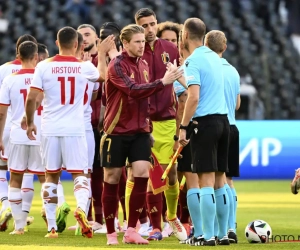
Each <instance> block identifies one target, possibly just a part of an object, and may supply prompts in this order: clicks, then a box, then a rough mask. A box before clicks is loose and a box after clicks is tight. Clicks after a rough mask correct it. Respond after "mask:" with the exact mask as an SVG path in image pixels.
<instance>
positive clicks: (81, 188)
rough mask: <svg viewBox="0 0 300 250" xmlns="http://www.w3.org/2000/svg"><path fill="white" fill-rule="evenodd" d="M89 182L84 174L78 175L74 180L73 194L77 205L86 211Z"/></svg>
mask: <svg viewBox="0 0 300 250" xmlns="http://www.w3.org/2000/svg"><path fill="white" fill-rule="evenodd" d="M89 193H90V190H89V183H88V180H87V178H86V177H85V176H78V177H77V178H75V180H74V196H75V198H76V201H77V207H80V208H81V209H82V211H84V212H85V211H86V209H87V204H88V200H89Z"/></svg>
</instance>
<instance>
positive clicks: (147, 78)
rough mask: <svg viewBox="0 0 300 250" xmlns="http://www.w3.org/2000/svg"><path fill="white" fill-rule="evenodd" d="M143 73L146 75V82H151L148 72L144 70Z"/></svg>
mask: <svg viewBox="0 0 300 250" xmlns="http://www.w3.org/2000/svg"><path fill="white" fill-rule="evenodd" d="M143 73H144V77H145V80H146V82H149V75H148V71H147V70H145V69H144V71H143Z"/></svg>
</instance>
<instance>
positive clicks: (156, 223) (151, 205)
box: [147, 192, 163, 231]
mask: <svg viewBox="0 0 300 250" xmlns="http://www.w3.org/2000/svg"><path fill="white" fill-rule="evenodd" d="M162 201H163V198H162V193H159V194H157V195H154V194H153V193H152V192H148V193H147V206H148V213H149V217H150V221H151V224H152V227H153V230H154V229H159V230H160V231H161V213H162Z"/></svg>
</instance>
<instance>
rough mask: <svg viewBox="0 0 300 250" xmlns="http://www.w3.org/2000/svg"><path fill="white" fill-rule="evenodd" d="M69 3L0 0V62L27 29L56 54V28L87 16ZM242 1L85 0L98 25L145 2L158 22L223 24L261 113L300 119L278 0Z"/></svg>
mask: <svg viewBox="0 0 300 250" xmlns="http://www.w3.org/2000/svg"><path fill="white" fill-rule="evenodd" d="M66 2H67V1H66V0H51V1H46V0H26V1H23V0H12V1H4V0H0V5H1V7H2V12H3V14H4V15H3V17H4V18H5V19H7V20H8V21H9V28H8V31H7V32H6V33H5V34H2V35H1V36H0V62H1V64H2V63H4V62H6V61H9V60H12V59H13V58H14V55H15V42H16V40H17V38H18V37H19V36H20V35H22V34H24V33H30V34H32V35H33V36H35V37H36V38H37V40H38V41H39V42H41V43H44V44H46V45H47V46H48V49H49V54H50V55H53V54H55V53H56V52H57V49H56V46H55V43H54V40H55V39H56V37H55V36H56V32H57V30H58V29H59V28H61V27H63V26H66V25H69V26H73V27H77V26H78V25H79V24H81V23H82V20H83V19H82V18H81V16H80V15H79V16H78V15H77V14H76V13H75V12H71V11H68V12H66V11H65V5H66ZM100 2H101V4H100ZM241 2H242V1H241ZM244 2H246V4H247V8H242V7H241V5H240V4H239V1H237V0H222V1H217V0H201V1H199V0H182V1H178V0H154V1H153V0H144V1H141V0H135V1H131V0H105V1H103V0H102V1H99V2H98V1H88V2H87V3H86V4H87V7H89V9H88V11H89V12H90V15H89V18H90V20H89V21H90V23H91V24H93V25H94V26H95V27H97V28H99V27H100V26H101V25H102V24H103V23H104V22H107V21H114V22H117V23H119V24H120V26H124V25H126V24H128V23H131V22H133V21H134V19H133V16H134V13H135V11H136V10H137V9H139V8H142V7H150V8H152V9H153V10H154V11H155V12H156V13H157V19H158V21H165V20H170V21H175V22H179V23H183V22H184V20H185V19H187V18H189V17H193V16H195V17H200V18H201V19H202V20H203V21H204V22H205V23H206V24H207V27H208V31H209V30H212V29H220V30H222V31H224V32H225V33H226V36H227V38H228V49H227V51H226V53H225V57H226V58H227V59H228V61H229V62H230V63H231V64H232V65H234V66H235V67H236V68H237V69H238V71H239V73H240V75H241V78H242V79H244V78H247V76H248V78H249V76H250V78H251V81H250V83H251V84H252V85H253V86H254V87H255V89H256V93H257V97H258V100H262V103H263V105H262V106H263V110H264V114H263V116H261V117H262V118H265V119H300V71H299V66H300V56H299V54H298V53H297V51H296V50H295V49H294V47H293V44H292V42H291V40H290V38H289V37H288V35H287V31H286V30H287V27H286V24H284V23H283V22H282V21H281V18H280V15H279V14H278V10H277V9H276V8H277V7H276V5H275V4H274V3H275V2H278V1H256V0H255V1H245V0H244ZM262 10H263V11H262ZM247 98H248V97H247V95H246V96H244V98H243V99H244V101H245V102H244V103H247V102H249V100H247ZM242 103H243V102H242ZM244 107H245V106H244ZM243 110H244V112H245V113H247V112H248V111H247V107H246V109H245V108H244V109H243V108H242V109H241V111H240V112H243ZM240 117H242V118H245V119H247V118H249V116H247V115H244V116H242V115H241V116H240ZM254 118H255V117H254Z"/></svg>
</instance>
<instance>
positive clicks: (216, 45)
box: [204, 30, 241, 243]
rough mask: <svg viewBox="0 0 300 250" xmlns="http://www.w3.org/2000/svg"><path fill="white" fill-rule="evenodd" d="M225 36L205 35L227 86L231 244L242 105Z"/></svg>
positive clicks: (235, 241)
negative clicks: (237, 116) (238, 119)
mask: <svg viewBox="0 0 300 250" xmlns="http://www.w3.org/2000/svg"><path fill="white" fill-rule="evenodd" d="M226 43H227V39H226V36H225V34H224V33H223V32H222V31H219V30H212V31H210V32H208V33H207V34H206V35H205V39H204V44H205V46H207V47H209V48H210V49H211V50H213V51H214V52H216V53H217V54H218V55H219V57H220V58H221V61H222V66H223V68H222V69H223V77H224V84H225V99H226V103H227V107H228V120H229V124H230V136H229V149H228V171H227V172H226V177H227V183H226V184H225V186H226V191H227V195H228V198H229V205H230V210H229V220H228V238H229V241H230V243H237V241H238V239H237V235H236V226H235V225H236V207H237V195H236V191H235V188H234V186H233V180H232V177H239V176H240V158H239V154H240V152H239V151H240V150H239V145H240V144H239V130H238V128H237V127H236V121H235V111H236V110H238V109H239V107H240V105H241V97H240V75H239V73H238V72H237V70H236V69H235V67H233V66H232V65H231V64H230V63H229V62H228V61H227V60H226V59H225V58H222V56H223V53H224V52H225V50H226V48H227V45H226Z"/></svg>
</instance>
